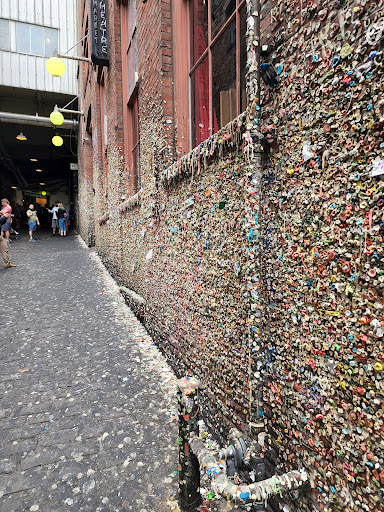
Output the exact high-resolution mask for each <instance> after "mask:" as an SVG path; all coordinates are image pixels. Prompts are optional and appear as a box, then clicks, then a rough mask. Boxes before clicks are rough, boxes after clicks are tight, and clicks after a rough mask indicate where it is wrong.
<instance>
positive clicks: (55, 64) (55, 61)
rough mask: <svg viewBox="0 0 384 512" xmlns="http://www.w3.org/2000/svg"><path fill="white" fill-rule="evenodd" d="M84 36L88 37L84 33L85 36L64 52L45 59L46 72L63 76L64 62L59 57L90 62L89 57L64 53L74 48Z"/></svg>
mask: <svg viewBox="0 0 384 512" xmlns="http://www.w3.org/2000/svg"><path fill="white" fill-rule="evenodd" d="M86 37H88V34H85V36H84V37H82V38H81V39H80V41H78V42H77V43H76V44H75V45H74V46H72V48H70V49H69V50H67V51H66V52H65V53H64V54H60V53H58V54H57V55H56V57H50V58H49V59H48V60H47V63H46V67H47V71H48V73H50V74H51V75H52V76H63V75H64V73H65V64H64V62H63V61H62V60H61V59H69V60H80V61H83V62H92V61H91V59H89V58H87V57H72V56H70V55H66V54H67V53H68V52H70V51H71V50H73V48H75V46H77V45H78V44H79V43H81V41H83V39H85V38H86Z"/></svg>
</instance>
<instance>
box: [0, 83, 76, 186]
mask: <svg viewBox="0 0 384 512" xmlns="http://www.w3.org/2000/svg"><path fill="white" fill-rule="evenodd" d="M72 99H73V98H72V97H71V96H66V95H58V94H55V93H43V92H39V91H32V90H27V89H15V88H9V87H0V141H1V143H0V174H3V175H4V174H6V175H7V181H9V182H10V183H11V184H12V185H14V186H17V187H18V188H22V189H28V190H40V189H41V186H40V185H39V183H41V182H44V183H45V188H46V189H47V190H49V186H50V185H52V187H53V188H57V187H58V186H59V185H60V183H61V184H62V183H64V184H65V183H66V182H67V181H68V178H69V168H70V163H71V162H77V126H76V125H77V120H78V116H77V115H71V114H64V117H65V119H66V121H64V123H65V124H63V125H61V126H60V127H54V126H53V125H52V124H51V123H50V122H49V115H50V113H51V112H52V111H53V109H54V106H55V105H56V104H57V105H58V106H59V107H63V106H64V105H65V104H67V103H68V102H70V101H71V100H72ZM70 108H73V109H77V102H76V101H75V102H74V103H72V104H71V105H70ZM3 112H4V113H5V114H3V115H2V113H3ZM7 113H8V114H7ZM9 113H12V114H16V115H12V116H10V115H9ZM18 114H19V115H20V114H21V116H20V118H19V119H18V116H17V115H18ZM36 114H38V117H39V119H36ZM7 117H8V119H7ZM20 132H23V134H24V135H25V136H26V137H27V140H25V141H20V140H17V139H16V136H17V135H18V134H19V133H20ZM56 134H57V135H60V136H61V137H62V138H63V140H64V143H63V145H62V146H61V147H55V146H54V145H53V144H52V137H53V136H54V135H56ZM31 158H35V159H37V162H31V161H30V159H31ZM36 169H41V170H42V172H37V171H36Z"/></svg>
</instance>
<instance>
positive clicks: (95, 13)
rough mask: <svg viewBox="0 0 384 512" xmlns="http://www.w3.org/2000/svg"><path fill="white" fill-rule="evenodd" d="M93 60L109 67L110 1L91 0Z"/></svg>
mask: <svg viewBox="0 0 384 512" xmlns="http://www.w3.org/2000/svg"><path fill="white" fill-rule="evenodd" d="M90 6H91V16H90V18H91V59H92V62H93V63H94V64H97V65H99V66H108V65H109V34H108V1H107V0H91V3H90Z"/></svg>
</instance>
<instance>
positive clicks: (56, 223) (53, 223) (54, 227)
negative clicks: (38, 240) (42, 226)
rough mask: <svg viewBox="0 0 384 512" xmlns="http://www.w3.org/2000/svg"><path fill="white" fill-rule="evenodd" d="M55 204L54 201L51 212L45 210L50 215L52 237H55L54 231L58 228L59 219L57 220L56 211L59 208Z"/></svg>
mask: <svg viewBox="0 0 384 512" xmlns="http://www.w3.org/2000/svg"><path fill="white" fill-rule="evenodd" d="M57 204H58V203H57V201H56V204H55V206H53V207H52V209H51V210H50V209H49V208H47V210H48V212H49V213H52V236H56V229H58V228H59V219H58V218H57V210H58V209H59V207H58V206H57Z"/></svg>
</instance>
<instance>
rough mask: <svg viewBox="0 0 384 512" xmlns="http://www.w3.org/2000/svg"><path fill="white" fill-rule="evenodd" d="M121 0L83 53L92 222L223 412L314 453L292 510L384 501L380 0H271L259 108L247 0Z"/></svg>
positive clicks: (84, 150) (216, 410)
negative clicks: (104, 45) (94, 57)
mask: <svg viewBox="0 0 384 512" xmlns="http://www.w3.org/2000/svg"><path fill="white" fill-rule="evenodd" d="M108 6H109V43H110V61H109V67H108V68H107V67H104V68H102V69H100V68H98V67H97V66H91V65H88V64H82V69H81V80H80V82H81V84H80V90H81V101H82V109H83V111H84V112H85V116H84V122H83V125H82V127H81V134H80V140H79V147H80V167H81V170H80V182H79V190H80V193H79V202H80V212H81V216H80V226H79V227H80V232H81V234H82V236H83V238H84V239H85V240H86V241H87V242H88V243H95V245H96V248H97V250H98V252H99V254H100V255H101V256H102V258H103V260H104V261H105V264H106V265H107V266H108V268H109V269H110V271H111V273H112V274H113V275H114V276H115V277H116V279H118V281H119V282H120V283H121V284H122V285H123V286H125V287H127V288H130V289H131V290H134V291H135V292H136V293H137V294H139V295H140V296H141V297H143V299H144V301H145V305H144V306H142V305H140V307H138V306H137V304H135V303H134V302H133V303H132V306H133V307H134V308H136V307H137V308H138V310H139V309H140V314H141V315H142V316H143V317H144V323H145V325H146V327H147V329H148V330H149V331H150V332H151V334H152V335H153V338H154V339H155V341H156V343H158V344H159V346H161V348H162V349H163V351H164V352H165V353H166V355H167V357H168V360H169V361H170V363H171V364H172V366H173V367H174V369H175V370H176V371H177V372H178V374H179V375H180V376H181V375H184V374H185V373H186V372H189V373H190V374H191V375H194V376H196V377H198V378H199V379H201V381H202V410H203V414H204V417H205V418H206V420H207V422H208V424H209V426H210V427H211V428H212V430H213V431H214V432H215V433H216V434H217V435H218V436H221V437H224V436H225V433H226V432H227V431H228V428H229V427H231V426H232V425H235V426H237V427H239V428H241V429H242V430H244V431H245V432H246V433H247V435H250V436H252V435H255V432H256V430H255V426H256V425H257V426H258V427H259V426H260V424H261V423H262V424H264V426H265V429H266V431H267V433H268V436H267V439H268V441H267V445H266V457H267V459H268V460H269V462H270V464H271V465H272V466H274V469H276V470H278V471H286V470H288V469H290V468H292V467H294V468H297V467H302V466H304V467H306V468H307V470H308V472H309V474H310V489H307V490H306V492H305V493H304V494H303V495H302V496H300V497H297V496H296V495H295V494H294V493H291V495H290V496H287V498H285V502H286V503H285V507H286V509H285V510H288V511H296V510H299V509H300V510H307V511H312V510H325V511H336V510H345V511H357V510H372V511H374V510H375V511H376V510H383V495H382V491H381V490H380V489H381V488H382V487H383V485H384V460H383V458H382V450H383V448H384V445H383V420H382V415H383V412H384V410H383V407H384V388H383V382H384V380H383V379H382V375H383V371H382V370H383V364H384V362H383V358H384V356H383V346H382V339H383V322H384V317H383V314H382V309H383V305H384V302H383V284H382V270H381V268H382V250H383V249H382V246H383V238H382V230H383V227H382V226H383V219H382V204H383V203H382V202H383V200H384V198H383V194H382V183H383V182H382V180H381V177H380V176H381V174H380V169H381V166H382V161H383V160H384V157H383V128H384V112H383V107H384V105H383V100H382V91H383V71H382V70H383V65H382V59H381V55H382V53H381V52H382V51H383V39H382V31H383V6H382V1H380V2H378V3H377V2H370V1H368V0H355V1H352V2H349V3H348V2H343V1H340V0H329V1H326V2H322V3H321V4H320V3H318V2H311V1H306V0H300V1H299V0H290V1H284V0H270V1H268V2H262V10H261V42H262V45H263V48H262V62H263V64H264V67H263V72H268V69H267V68H268V65H269V66H270V68H273V69H275V71H276V72H277V80H278V83H277V84H276V85H275V86H273V87H267V86H265V85H264V86H263V90H262V95H261V102H260V103H261V110H259V102H258V100H257V98H255V97H254V91H255V90H256V91H257V85H258V84H257V83H256V82H255V80H257V73H256V74H255V61H254V52H255V48H256V45H255V44H254V43H255V30H254V29H255V25H254V19H255V18H254V16H253V15H254V6H253V5H252V3H251V2H248V1H242V2H239V1H236V2H234V1H223V2H217V1H214V0H209V1H208V2H203V1H202V0H201V1H199V0H195V1H189V2H188V1H186V0H181V1H179V2H175V1H173V0H169V1H165V0H164V1H160V0H148V1H146V2H143V1H137V2H136V3H135V2H133V1H131V0H128V1H127V2H123V1H121V2H120V3H119V2H117V1H114V0H110V1H109V3H108ZM88 17H89V5H88V0H86V1H85V2H81V9H80V19H81V26H82V31H83V32H82V34H81V35H83V34H84V33H85V30H86V28H87V27H88V26H89V22H88V21H87V18H88ZM87 45H88V43H85V45H84V54H85V55H87V52H89V46H87ZM227 60H228V62H227ZM234 60H235V63H234ZM272 80H273V77H272ZM247 97H248V101H247V99H246V98H247ZM246 103H247V105H246ZM243 110H244V113H242V111H243ZM196 144H197V145H196ZM195 145H196V147H195V148H194V146H195ZM192 148H194V149H192ZM191 149H192V150H191ZM372 170H373V172H372ZM375 173H376V174H377V176H376V175H375ZM278 509H279V505H278V504H276V510H278Z"/></svg>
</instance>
